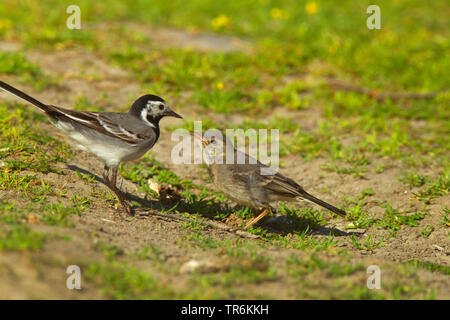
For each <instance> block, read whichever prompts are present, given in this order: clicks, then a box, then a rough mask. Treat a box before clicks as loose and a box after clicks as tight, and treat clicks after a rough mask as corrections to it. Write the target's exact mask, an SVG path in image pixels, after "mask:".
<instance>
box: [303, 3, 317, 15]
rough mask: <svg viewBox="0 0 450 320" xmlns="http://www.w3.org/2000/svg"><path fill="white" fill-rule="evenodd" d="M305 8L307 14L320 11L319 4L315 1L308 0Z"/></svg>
mask: <svg viewBox="0 0 450 320" xmlns="http://www.w3.org/2000/svg"><path fill="white" fill-rule="evenodd" d="M305 10H306V13H307V14H311V15H312V14H316V13H317V11H319V6H318V5H317V3H315V2H308V3H307V4H306V5H305Z"/></svg>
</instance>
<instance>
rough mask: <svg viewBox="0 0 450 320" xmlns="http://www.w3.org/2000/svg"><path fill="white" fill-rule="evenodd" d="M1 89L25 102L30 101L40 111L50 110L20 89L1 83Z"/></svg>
mask: <svg viewBox="0 0 450 320" xmlns="http://www.w3.org/2000/svg"><path fill="white" fill-rule="evenodd" d="M0 88H2V89H4V90H6V91H8V92H10V93H12V94H13V95H15V96H16V97H19V98H21V99H23V100H25V101H28V102H29V103H32V104H34V105H35V106H36V107H38V108H39V109H41V110H43V111H45V112H47V111H49V108H48V106H47V105H45V104H43V103H42V102H40V101H38V100H36V99H35V98H33V97H30V96H29V95H27V94H26V93H25V92H22V91H20V90H19V89H16V88H14V87H12V86H10V85H9V84H7V83H5V82H3V81H0Z"/></svg>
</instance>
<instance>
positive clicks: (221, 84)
mask: <svg viewBox="0 0 450 320" xmlns="http://www.w3.org/2000/svg"><path fill="white" fill-rule="evenodd" d="M216 88H217V89H219V90H222V89H223V82H218V83H217V84H216Z"/></svg>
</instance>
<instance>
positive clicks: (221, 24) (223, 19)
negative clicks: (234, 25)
mask: <svg viewBox="0 0 450 320" xmlns="http://www.w3.org/2000/svg"><path fill="white" fill-rule="evenodd" d="M211 25H212V26H213V28H215V29H220V28H225V27H229V26H230V25H231V19H230V18H228V17H227V16H226V15H224V14H221V15H219V16H217V17H215V18H214V19H213V20H212V21H211Z"/></svg>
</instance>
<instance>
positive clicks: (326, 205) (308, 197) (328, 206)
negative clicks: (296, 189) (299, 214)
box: [300, 191, 347, 217]
mask: <svg viewBox="0 0 450 320" xmlns="http://www.w3.org/2000/svg"><path fill="white" fill-rule="evenodd" d="M300 198H303V199H305V200H308V201H311V202H314V203H316V204H318V205H319V206H322V207H324V208H326V209H328V210H330V211H331V212H334V213H336V214H338V215H340V216H342V217H345V216H346V215H347V213H346V212H345V211H344V210H341V209H338V208H336V207H335V206H332V205H331V204H329V203H326V202H325V201H322V200H320V199H318V198H316V197H314V196H312V195H310V194H309V193H307V192H306V191H303V192H302V195H301V196H300Z"/></svg>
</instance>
